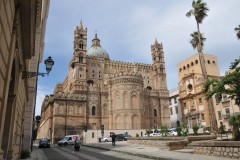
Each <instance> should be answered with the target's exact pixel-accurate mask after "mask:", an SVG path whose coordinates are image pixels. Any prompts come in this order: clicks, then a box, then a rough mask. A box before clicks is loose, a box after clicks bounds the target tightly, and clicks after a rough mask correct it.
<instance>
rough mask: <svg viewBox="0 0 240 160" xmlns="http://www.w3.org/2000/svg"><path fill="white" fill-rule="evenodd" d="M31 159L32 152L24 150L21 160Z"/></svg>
mask: <svg viewBox="0 0 240 160" xmlns="http://www.w3.org/2000/svg"><path fill="white" fill-rule="evenodd" d="M29 157H30V151H29V150H22V152H21V159H27V158H29Z"/></svg>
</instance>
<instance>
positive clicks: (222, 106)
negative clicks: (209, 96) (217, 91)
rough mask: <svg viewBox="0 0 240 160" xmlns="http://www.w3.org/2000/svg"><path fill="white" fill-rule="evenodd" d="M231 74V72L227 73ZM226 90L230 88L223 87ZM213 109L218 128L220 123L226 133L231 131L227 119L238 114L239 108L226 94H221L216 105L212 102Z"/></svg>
mask: <svg viewBox="0 0 240 160" xmlns="http://www.w3.org/2000/svg"><path fill="white" fill-rule="evenodd" d="M228 72H231V71H228ZM228 72H226V74H228ZM225 87H226V88H230V87H229V86H225ZM214 105H215V106H216V107H215V114H216V119H217V124H218V127H219V126H220V123H222V124H223V125H224V126H225V127H226V130H227V131H231V130H232V126H230V125H229V118H230V116H232V115H238V114H240V106H238V105H236V104H235V101H234V100H232V99H231V98H229V97H228V95H226V94H222V100H221V102H219V103H217V102H216V101H214Z"/></svg>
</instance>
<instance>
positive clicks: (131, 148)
mask: <svg viewBox="0 0 240 160" xmlns="http://www.w3.org/2000/svg"><path fill="white" fill-rule="evenodd" d="M83 146H87V147H93V148H99V149H104V150H111V151H116V152H122V153H125V154H130V155H135V156H140V157H145V158H151V159H161V160H193V159H194V160H232V159H231V158H222V157H214V156H206V155H198V154H192V152H193V150H192V149H182V150H175V151H168V150H163V149H159V148H158V147H152V146H146V145H140V144H128V143H127V142H126V141H124V142H116V146H112V144H111V143H109V142H103V143H91V144H83Z"/></svg>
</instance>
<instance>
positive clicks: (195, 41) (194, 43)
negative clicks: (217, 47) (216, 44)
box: [190, 32, 206, 52]
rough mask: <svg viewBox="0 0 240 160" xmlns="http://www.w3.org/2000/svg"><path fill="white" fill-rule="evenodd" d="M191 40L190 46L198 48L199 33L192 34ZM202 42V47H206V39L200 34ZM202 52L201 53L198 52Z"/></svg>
mask: <svg viewBox="0 0 240 160" xmlns="http://www.w3.org/2000/svg"><path fill="white" fill-rule="evenodd" d="M190 36H191V39H190V44H191V45H192V47H193V49H196V48H198V42H199V39H198V32H193V33H192V34H190ZM200 39H201V40H200V42H201V46H204V41H206V38H204V37H203V34H201V33H200ZM198 52H200V51H198Z"/></svg>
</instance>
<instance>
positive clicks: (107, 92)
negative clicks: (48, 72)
mask: <svg viewBox="0 0 240 160" xmlns="http://www.w3.org/2000/svg"><path fill="white" fill-rule="evenodd" d="M93 43H94V44H93V45H92V46H96V45H97V46H98V47H101V46H100V39H96V37H95V39H93ZM86 44H87V29H84V28H83V26H82V23H80V26H78V27H76V30H75V31H74V56H73V58H72V60H71V62H70V66H69V73H68V75H67V77H66V79H65V80H64V81H63V82H62V83H61V84H57V85H56V87H55V90H54V97H53V98H52V101H51V103H53V104H54V105H53V106H54V111H55V112H54V113H46V112H48V111H49V112H50V109H49V108H50V105H51V103H50V101H49V99H47V98H46V99H45V101H44V103H43V107H42V115H44V114H45V115H49V116H51V117H54V118H55V119H54V120H53V121H52V122H51V124H52V125H53V126H52V128H55V130H57V131H58V132H54V133H53V135H52V136H53V137H59V136H60V135H61V134H63V133H64V132H63V131H61V128H60V127H62V128H65V127H64V125H65V119H66V121H68V119H71V120H72V121H77V122H79V123H81V124H84V125H87V126H88V127H89V129H93V127H95V128H96V129H98V128H100V126H101V125H104V128H105V129H147V128H148V129H149V128H154V126H155V125H158V126H160V124H166V125H169V124H170V115H169V114H168V112H169V111H168V110H166V111H165V108H166V106H167V104H168V97H169V92H168V89H167V85H166V73H165V62H164V53H163V49H162V44H159V43H158V42H156V41H155V43H154V44H153V45H152V46H151V47H152V56H153V57H155V58H153V59H155V60H153V63H152V64H143V63H135V62H134V63H129V62H122V61H114V60H110V58H106V57H105V58H104V57H102V56H103V55H102V54H100V53H95V50H94V51H93V50H92V49H93V48H92V47H91V50H92V51H91V53H89V52H88V51H89V50H87V48H86ZM100 50H101V51H103V48H101V49H100ZM104 53H107V52H104ZM149 55H151V54H150V53H149ZM159 58H160V59H159ZM153 66H154V67H153ZM153 68H154V69H153ZM154 71H156V74H155V75H153V72H154ZM55 104H58V105H55ZM153 106H154V107H155V109H156V110H157V112H158V114H157V117H155V119H156V121H155V122H154V123H153V121H152V119H153V116H154V113H153V109H152V108H153ZM94 107H95V108H94ZM55 108H56V109H55ZM48 109H49V110H48ZM66 110H67V111H68V112H67V114H66ZM145 111H146V113H147V114H145ZM163 111H164V115H163V114H162V113H163ZM60 112H61V114H60ZM44 119H47V116H45V117H44ZM58 120H59V121H60V122H63V123H62V124H60V123H59V124H58V126H54V125H55V124H54V123H55V122H56V121H58ZM49 123H50V122H49ZM67 125H68V126H67V128H71V133H73V131H74V132H77V131H78V130H76V129H74V126H71V123H67ZM40 130H41V129H40ZM68 133H70V132H68ZM79 133H80V134H81V133H82V132H81V131H79ZM41 134H42V135H44V134H46V133H45V131H44V130H41V131H40V135H41ZM55 139H56V138H55Z"/></svg>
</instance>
